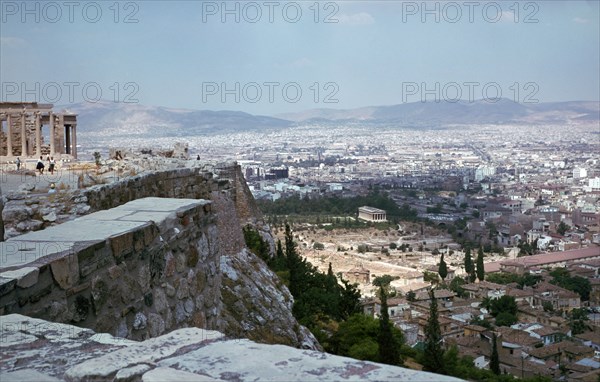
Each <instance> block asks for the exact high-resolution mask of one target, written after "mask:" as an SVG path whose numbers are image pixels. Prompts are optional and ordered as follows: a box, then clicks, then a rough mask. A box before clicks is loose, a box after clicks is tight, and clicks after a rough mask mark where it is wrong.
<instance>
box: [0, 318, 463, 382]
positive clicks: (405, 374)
mask: <svg viewBox="0 0 600 382" xmlns="http://www.w3.org/2000/svg"><path fill="white" fill-rule="evenodd" d="M2 322H3V333H2V334H3V337H2V340H3V341H2V364H1V365H0V376H1V377H2V381H4V380H7V381H14V380H16V381H19V380H21V381H25V380H26V381H52V382H53V381H57V380H66V381H68V382H80V381H82V382H83V381H97V380H103V381H104V380H114V381H132V380H142V381H149V382H154V381H161V382H163V381H239V382H250V381H253V382H262V381H280V380H286V381H315V382H319V381H341V380H343V381H350V382H351V381H390V382H391V381H414V382H459V381H460V380H459V379H457V378H452V377H448V376H445V375H439V374H432V373H426V372H422V371H416V370H409V369H405V368H402V367H397V366H389V365H384V364H378V363H373V362H365V361H358V360H354V359H351V358H345V357H339V356H334V355H331V354H327V353H321V352H318V351H311V350H302V349H296V348H293V347H288V346H283V345H266V344H258V343H255V342H252V341H249V340H246V339H242V340H240V339H226V338H225V337H224V336H223V335H222V334H221V333H219V332H217V331H210V330H203V329H198V328H184V329H179V330H175V331H173V332H171V333H168V334H165V335H162V336H160V337H157V338H152V339H149V340H146V341H143V342H133V341H129V340H124V339H122V338H115V337H113V336H111V335H109V334H96V333H94V332H93V331H91V330H88V329H81V328H78V327H75V326H71V325H64V324H54V323H50V322H46V321H43V320H40V319H35V318H30V317H25V316H21V315H17V314H10V315H7V316H3V317H2ZM24 353H25V354H27V355H28V356H27V357H23V354H24ZM15 365H18V366H15ZM13 368H14V369H16V368H18V370H12V369H13Z"/></svg>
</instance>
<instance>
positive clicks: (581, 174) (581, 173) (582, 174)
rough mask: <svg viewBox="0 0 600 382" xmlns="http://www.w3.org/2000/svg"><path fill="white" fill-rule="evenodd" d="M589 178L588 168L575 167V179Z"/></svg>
mask: <svg viewBox="0 0 600 382" xmlns="http://www.w3.org/2000/svg"><path fill="white" fill-rule="evenodd" d="M582 178H587V170H586V169H585V168H581V167H575V168H574V169H573V179H582Z"/></svg>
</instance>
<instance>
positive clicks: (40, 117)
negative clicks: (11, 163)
mask: <svg viewBox="0 0 600 382" xmlns="http://www.w3.org/2000/svg"><path fill="white" fill-rule="evenodd" d="M52 107H53V105H52V104H47V103H37V102H0V125H1V129H0V143H1V144H0V156H4V157H9V158H11V157H16V156H20V157H33V156H35V157H40V156H42V155H50V156H61V155H70V156H72V157H73V158H77V115H76V114H73V113H69V112H62V113H55V112H53V111H52ZM45 126H47V127H48V135H49V137H50V138H49V141H50V142H48V143H45V142H44V134H43V129H44V127H45Z"/></svg>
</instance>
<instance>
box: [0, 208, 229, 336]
mask: <svg viewBox="0 0 600 382" xmlns="http://www.w3.org/2000/svg"><path fill="white" fill-rule="evenodd" d="M0 245H2V251H1V255H2V259H1V263H0V295H1V296H0V314H2V315H4V314H10V313H19V314H24V315H27V316H31V317H37V318H42V319H46V320H50V321H54V322H61V323H71V324H76V325H78V326H83V327H87V328H91V329H93V330H95V331H98V332H105V333H111V334H113V335H115V336H119V337H126V338H130V339H145V338H149V337H155V336H158V335H161V334H163V333H166V332H168V331H171V330H174V329H176V328H180V327H186V326H195V327H201V328H208V329H219V323H220V322H221V321H220V319H219V317H220V315H221V293H220V286H221V273H220V271H219V266H220V264H219V261H220V260H219V259H220V249H219V240H218V234H217V226H216V219H215V215H214V214H213V213H212V206H211V203H210V202H209V201H204V200H190V199H159V198H146V199H140V200H136V201H133V202H130V203H127V204H125V205H123V206H121V207H118V208H114V209H111V210H108V211H101V212H97V213H94V214H90V215H88V216H86V217H82V218H79V219H76V220H73V221H70V222H67V223H64V224H62V225H60V226H56V227H51V228H48V229H46V230H43V231H38V232H32V233H29V234H25V235H21V236H18V237H15V238H12V239H9V240H7V241H6V242H4V243H1V244H0Z"/></svg>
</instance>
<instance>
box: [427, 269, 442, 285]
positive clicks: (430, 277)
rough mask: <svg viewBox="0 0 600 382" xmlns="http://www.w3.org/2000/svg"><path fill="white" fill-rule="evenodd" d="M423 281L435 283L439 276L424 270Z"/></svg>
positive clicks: (437, 281)
mask: <svg viewBox="0 0 600 382" xmlns="http://www.w3.org/2000/svg"><path fill="white" fill-rule="evenodd" d="M423 281H425V282H426V283H431V284H433V285H437V284H438V283H439V282H440V276H439V275H438V274H437V273H435V272H429V271H424V272H423Z"/></svg>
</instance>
